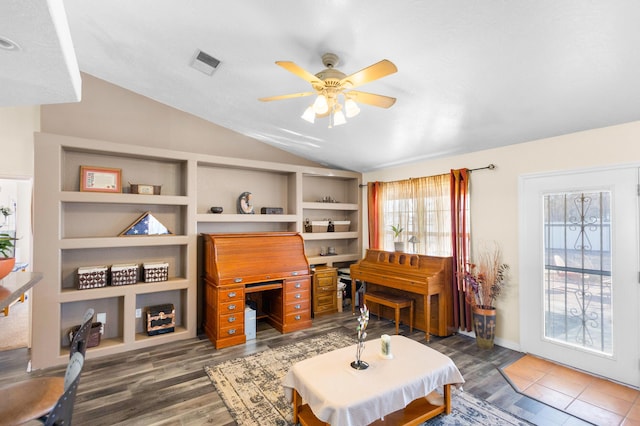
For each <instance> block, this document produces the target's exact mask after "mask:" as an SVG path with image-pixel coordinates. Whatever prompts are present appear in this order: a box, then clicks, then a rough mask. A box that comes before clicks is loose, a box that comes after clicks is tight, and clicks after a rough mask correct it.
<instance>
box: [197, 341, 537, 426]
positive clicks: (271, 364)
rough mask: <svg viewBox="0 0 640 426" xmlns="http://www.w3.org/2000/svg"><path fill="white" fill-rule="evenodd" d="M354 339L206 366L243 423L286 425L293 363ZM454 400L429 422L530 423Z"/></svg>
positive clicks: (469, 398) (465, 398)
mask: <svg viewBox="0 0 640 426" xmlns="http://www.w3.org/2000/svg"><path fill="white" fill-rule="evenodd" d="M354 343H355V338H354V337H350V336H346V335H344V334H342V333H338V332H333V333H329V334H326V335H323V336H321V337H315V338H309V339H306V340H302V341H300V342H296V343H293V344H289V345H286V346H282V347H280V348H275V349H267V350H264V351H262V352H259V353H256V354H253V355H249V356H246V357H242V358H236V359H233V360H230V361H226V362H222V363H220V364H216V365H214V366H211V367H205V368H204V369H205V372H206V373H207V375H208V376H209V378H210V379H211V382H212V383H213V385H214V387H215V388H216V390H217V391H218V393H219V394H220V397H221V398H222V400H223V401H224V402H225V404H226V405H227V408H228V409H229V412H230V413H231V415H232V416H233V418H234V419H235V421H236V422H237V423H238V425H240V426H250V425H251V426H253V425H256V426H264V425H277V426H285V425H290V424H291V418H292V408H291V403H289V402H288V401H287V400H286V398H285V396H284V391H283V389H282V385H281V382H282V378H283V377H284V375H285V374H286V373H287V371H288V370H289V367H290V366H292V365H293V364H295V363H296V362H298V361H302V360H304V359H307V358H310V357H312V356H315V355H319V354H321V353H325V352H329V351H332V350H334V349H339V348H343V347H345V346H349V345H352V344H354ZM452 400H453V410H452V413H451V414H449V415H448V416H444V415H440V416H438V417H436V418H434V419H431V420H430V421H428V422H426V423H425V424H428V425H441V426H448V425H478V426H486V425H496V426H499V425H518V426H520V425H528V424H529V423H527V422H525V421H523V420H521V419H519V418H517V417H514V416H512V415H511V414H509V413H507V412H505V411H503V410H501V409H499V408H497V407H495V406H493V405H491V404H490V403H488V402H486V401H484V400H480V399H478V398H475V397H474V396H473V395H470V394H468V393H466V392H459V391H454V392H453V396H452Z"/></svg>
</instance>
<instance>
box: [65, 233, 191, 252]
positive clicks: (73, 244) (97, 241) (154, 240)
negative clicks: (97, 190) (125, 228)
mask: <svg viewBox="0 0 640 426" xmlns="http://www.w3.org/2000/svg"><path fill="white" fill-rule="evenodd" d="M188 243H189V237H188V236H186V235H148V236H144V235H141V236H139V237H137V236H129V237H106V238H104V237H95V238H67V239H64V240H60V241H59V243H58V245H59V247H60V248H61V249H88V248H117V247H154V246H175V245H186V244H188Z"/></svg>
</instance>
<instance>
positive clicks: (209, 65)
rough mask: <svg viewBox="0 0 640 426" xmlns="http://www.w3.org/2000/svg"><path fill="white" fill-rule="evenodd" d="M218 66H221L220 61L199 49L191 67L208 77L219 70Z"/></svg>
mask: <svg viewBox="0 0 640 426" xmlns="http://www.w3.org/2000/svg"><path fill="white" fill-rule="evenodd" d="M218 65H220V61H219V60H218V59H216V58H214V57H213V56H211V55H209V54H206V53H204V52H203V51H202V50H199V49H198V50H196V53H195V54H194V55H193V58H192V59H191V66H192V67H193V68H195V69H197V70H198V71H201V72H203V73H205V74H207V75H212V74H213V72H214V71H215V70H216V68H218Z"/></svg>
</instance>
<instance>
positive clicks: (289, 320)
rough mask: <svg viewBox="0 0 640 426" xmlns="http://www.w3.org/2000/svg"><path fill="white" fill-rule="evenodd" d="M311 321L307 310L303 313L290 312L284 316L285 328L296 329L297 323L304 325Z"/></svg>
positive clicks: (309, 312)
mask: <svg viewBox="0 0 640 426" xmlns="http://www.w3.org/2000/svg"><path fill="white" fill-rule="evenodd" d="M310 320H311V311H309V309H307V310H306V311H304V312H292V313H290V314H287V315H286V316H285V320H284V322H285V324H286V326H287V327H293V328H295V327H296V324H297V323H301V324H302V323H305V322H307V321H310Z"/></svg>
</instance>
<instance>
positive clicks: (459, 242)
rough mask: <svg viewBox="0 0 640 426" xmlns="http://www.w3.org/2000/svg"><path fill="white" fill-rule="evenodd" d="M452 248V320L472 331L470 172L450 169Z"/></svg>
mask: <svg viewBox="0 0 640 426" xmlns="http://www.w3.org/2000/svg"><path fill="white" fill-rule="evenodd" d="M450 175H451V245H452V254H453V277H454V279H453V283H452V293H451V294H452V296H453V297H452V299H453V315H454V318H453V321H454V327H455V328H456V329H463V330H466V331H471V329H472V317H471V306H470V305H469V304H468V303H467V301H466V297H465V285H464V270H465V266H466V264H467V263H468V261H469V246H470V244H469V229H468V224H469V218H468V217H467V211H468V208H469V177H470V175H471V173H470V172H469V170H468V169H458V170H451V173H450Z"/></svg>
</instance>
